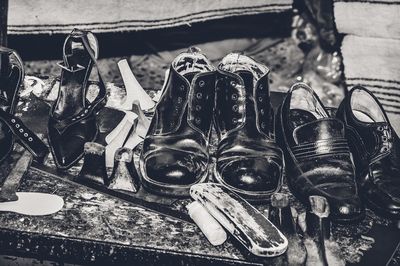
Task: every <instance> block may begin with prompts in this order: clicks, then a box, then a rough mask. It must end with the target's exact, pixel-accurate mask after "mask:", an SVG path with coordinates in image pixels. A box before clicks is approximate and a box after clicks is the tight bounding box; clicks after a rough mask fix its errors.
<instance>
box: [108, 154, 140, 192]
mask: <svg viewBox="0 0 400 266" xmlns="http://www.w3.org/2000/svg"><path fill="white" fill-rule="evenodd" d="M108 187H109V188H111V189H120V190H126V191H130V192H132V193H137V192H138V190H139V187H140V180H139V176H138V174H137V173H136V170H135V167H134V165H133V152H132V150H131V149H128V148H124V147H122V148H119V149H118V150H117V151H116V152H115V162H114V170H113V172H112V174H111V177H110V184H109V185H108Z"/></svg>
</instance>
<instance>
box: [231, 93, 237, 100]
mask: <svg viewBox="0 0 400 266" xmlns="http://www.w3.org/2000/svg"><path fill="white" fill-rule="evenodd" d="M237 99H238V96H237V94H235V93H234V94H232V100H234V101H236V100H237Z"/></svg>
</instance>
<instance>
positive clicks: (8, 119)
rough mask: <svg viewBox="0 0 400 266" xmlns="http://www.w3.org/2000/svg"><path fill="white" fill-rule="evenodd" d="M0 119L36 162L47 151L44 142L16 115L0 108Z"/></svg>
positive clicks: (44, 155) (41, 158)
mask: <svg viewBox="0 0 400 266" xmlns="http://www.w3.org/2000/svg"><path fill="white" fill-rule="evenodd" d="M0 120H1V121H3V122H4V124H5V125H7V126H8V128H9V129H10V130H11V132H12V134H13V136H14V137H15V138H16V139H17V140H18V141H19V143H20V144H21V145H22V146H23V147H24V148H25V149H27V150H28V151H29V152H30V153H31V154H32V156H33V157H34V159H35V160H36V161H38V162H41V161H43V159H44V157H46V155H47V153H48V148H47V146H46V144H45V143H44V142H43V141H42V140H41V139H40V138H39V137H38V136H37V135H36V134H35V133H33V132H32V131H31V130H30V129H29V128H28V127H27V126H25V125H24V123H23V122H22V121H21V119H19V118H18V117H16V116H14V115H12V114H9V113H7V112H5V111H3V110H2V109H0Z"/></svg>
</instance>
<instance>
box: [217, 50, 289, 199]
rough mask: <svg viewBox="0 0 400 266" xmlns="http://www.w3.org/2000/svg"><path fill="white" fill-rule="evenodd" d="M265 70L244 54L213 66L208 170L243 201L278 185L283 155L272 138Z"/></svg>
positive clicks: (259, 196)
mask: <svg viewBox="0 0 400 266" xmlns="http://www.w3.org/2000/svg"><path fill="white" fill-rule="evenodd" d="M268 73H269V69H268V68H267V67H266V66H264V65H262V64H260V63H258V62H256V61H254V60H253V59H251V58H250V57H247V56H244V55H240V54H235V53H232V54H229V55H227V56H226V57H224V58H223V59H222V61H221V63H220V64H219V66H218V74H217V81H216V106H215V116H214V120H215V127H216V131H217V134H218V139H219V142H218V149H217V155H216V156H217V161H216V165H215V169H214V175H215V177H216V179H217V181H218V182H220V183H221V184H223V185H224V186H226V187H227V188H229V189H230V190H233V191H234V192H236V193H238V194H240V195H241V196H242V197H244V198H245V199H247V200H252V201H268V200H269V199H270V196H271V194H272V193H274V192H277V191H279V189H280V188H281V184H282V176H283V175H282V174H283V154H282V151H281V149H280V148H279V147H278V145H277V144H276V143H275V136H274V134H275V132H274V131H275V130H274V113H273V110H272V106H271V104H270V98H269V97H270V95H269V85H268Z"/></svg>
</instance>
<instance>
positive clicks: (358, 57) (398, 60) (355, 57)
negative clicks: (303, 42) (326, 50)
mask: <svg viewBox="0 0 400 266" xmlns="http://www.w3.org/2000/svg"><path fill="white" fill-rule="evenodd" d="M341 50H342V55H343V64H344V73H345V77H346V84H347V86H348V88H349V89H351V88H352V87H353V86H354V85H357V84H359V85H362V86H364V87H366V88H367V89H369V90H370V91H372V92H373V93H374V95H375V96H376V97H377V98H378V99H379V101H380V102H381V104H382V105H383V108H384V109H385V111H386V112H387V114H388V116H389V119H390V121H391V123H392V125H393V126H394V128H395V130H396V132H397V133H398V134H400V40H393V39H380V38H365V37H358V36H353V35H347V36H345V38H344V40H343V43H342V48H341Z"/></svg>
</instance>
